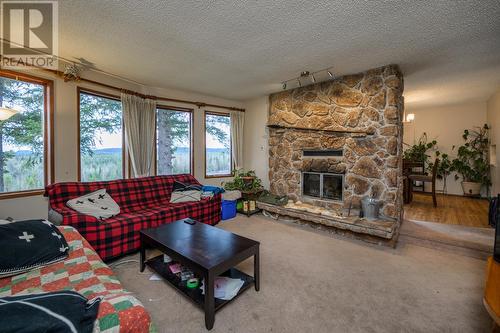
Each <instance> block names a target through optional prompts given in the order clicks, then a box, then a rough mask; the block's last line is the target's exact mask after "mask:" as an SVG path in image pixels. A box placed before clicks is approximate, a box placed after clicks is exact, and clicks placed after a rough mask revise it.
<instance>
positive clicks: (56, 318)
mask: <svg viewBox="0 0 500 333" xmlns="http://www.w3.org/2000/svg"><path fill="white" fill-rule="evenodd" d="M100 302H101V298H99V297H98V298H94V299H92V300H87V299H86V298H85V297H83V296H82V295H80V294H79V293H77V292H74V291H57V292H50V293H42V294H29V295H21V296H11V297H5V298H0V327H1V328H2V329H1V330H2V332H5V333H9V332H12V333H17V332H51V333H58V332H61V333H67V332H73V333H79V332H82V333H90V332H92V331H93V329H94V322H95V320H96V318H97V312H98V310H99V303H100Z"/></svg>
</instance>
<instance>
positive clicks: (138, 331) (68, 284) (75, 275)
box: [0, 226, 156, 333]
mask: <svg viewBox="0 0 500 333" xmlns="http://www.w3.org/2000/svg"><path fill="white" fill-rule="evenodd" d="M58 228H59V230H61V232H62V234H63V235H64V238H66V241H67V242H68V245H69V256H68V258H67V259H65V260H64V261H60V262H57V263H55V264H51V265H47V266H44V267H41V268H37V269H32V270H31V271H29V272H26V273H22V274H18V275H14V276H10V277H6V278H3V279H0V297H7V296H19V295H27V294H39V293H45V292H52V291H63V290H72V291H76V292H78V293H80V294H82V295H83V296H85V297H86V298H88V299H92V298H95V297H102V298H103V299H102V302H101V304H100V305H99V311H98V313H97V320H96V321H95V323H94V330H93V331H94V333H99V332H101V333H104V332H121V333H148V332H149V333H151V332H155V331H156V328H155V327H154V325H153V324H152V323H151V317H150V315H149V313H148V312H147V311H146V309H144V306H143V305H142V304H141V302H139V301H138V300H137V299H136V298H135V297H133V296H132V295H131V294H130V292H128V291H126V290H124V289H123V287H122V285H121V283H120V281H118V279H117V278H116V276H115V275H114V274H113V271H112V270H111V269H110V268H109V267H108V266H107V265H106V264H105V263H103V262H102V260H101V259H100V258H99V256H98V255H97V253H96V252H95V251H94V250H93V249H92V247H91V246H90V245H89V244H88V242H87V241H86V240H85V239H83V237H82V236H81V235H80V234H79V233H78V231H76V230H75V228H72V227H68V226H60V227H58ZM0 331H2V329H1V328H0Z"/></svg>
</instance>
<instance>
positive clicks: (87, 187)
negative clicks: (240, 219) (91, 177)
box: [45, 174, 221, 260]
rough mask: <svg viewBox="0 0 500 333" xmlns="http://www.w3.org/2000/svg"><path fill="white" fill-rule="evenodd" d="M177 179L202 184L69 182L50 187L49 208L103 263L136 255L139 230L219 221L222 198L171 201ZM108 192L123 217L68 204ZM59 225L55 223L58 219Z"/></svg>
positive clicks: (185, 177) (157, 178)
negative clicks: (100, 217) (100, 214)
mask: <svg viewBox="0 0 500 333" xmlns="http://www.w3.org/2000/svg"><path fill="white" fill-rule="evenodd" d="M174 181H179V182H182V183H185V184H199V182H198V181H197V180H196V179H195V178H194V177H193V176H192V175H189V174H182V175H174V176H154V177H143V178H135V179H121V180H112V181H101V182H88V183H83V182H65V183H56V184H52V185H49V186H47V187H46V189H45V196H48V197H49V206H50V209H51V210H53V211H55V212H56V213H58V214H60V216H61V217H62V221H61V224H63V225H70V226H73V227H75V228H76V229H77V230H78V231H79V232H80V233H81V234H82V236H83V237H85V239H86V240H87V241H88V242H89V243H90V245H92V247H93V248H94V249H95V250H96V251H97V253H98V254H99V255H100V256H101V258H102V259H103V260H109V259H111V258H115V257H118V256H122V255H125V254H128V253H131V252H134V251H137V250H138V249H139V246H140V240H139V230H142V229H145V228H152V227H157V226H159V225H162V224H166V223H170V222H174V221H177V220H180V219H183V218H187V217H190V218H193V219H195V220H197V221H200V222H203V223H206V224H210V225H214V224H216V223H217V222H219V221H220V212H221V195H220V194H219V195H215V196H214V197H213V198H207V199H202V200H201V201H199V202H186V203H174V204H172V203H170V195H171V193H172V188H173V184H174ZM102 188H105V189H106V191H107V192H108V193H109V195H111V197H112V198H113V199H114V200H115V201H116V203H117V204H118V205H119V206H120V214H119V215H117V216H113V217H111V218H109V219H106V220H104V221H99V220H97V219H96V218H95V217H93V216H89V215H83V214H80V213H78V212H76V211H75V210H73V209H71V208H69V207H68V206H66V202H67V201H68V200H70V199H73V198H76V197H79V196H81V195H83V194H86V193H89V192H93V191H97V190H98V189H102ZM53 222H55V221H53Z"/></svg>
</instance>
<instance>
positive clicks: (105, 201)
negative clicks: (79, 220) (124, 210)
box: [66, 188, 120, 220]
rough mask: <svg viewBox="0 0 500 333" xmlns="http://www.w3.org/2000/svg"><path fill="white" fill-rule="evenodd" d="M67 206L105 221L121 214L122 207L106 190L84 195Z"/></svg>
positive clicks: (70, 201)
mask: <svg viewBox="0 0 500 333" xmlns="http://www.w3.org/2000/svg"><path fill="white" fill-rule="evenodd" d="M66 205H67V206H68V207H69V208H71V209H74V210H76V211H77V212H79V213H82V214H85V215H90V216H94V217H96V218H98V219H100V220H105V219H107V218H110V217H112V216H115V215H118V214H120V206H118V204H117V203H116V202H115V201H114V200H113V198H112V197H111V196H110V195H109V194H108V193H106V189H104V188H103V189H100V190H97V191H95V192H92V193H89V194H85V195H82V196H81V197H78V198H75V199H71V200H69V201H68V202H67V203H66Z"/></svg>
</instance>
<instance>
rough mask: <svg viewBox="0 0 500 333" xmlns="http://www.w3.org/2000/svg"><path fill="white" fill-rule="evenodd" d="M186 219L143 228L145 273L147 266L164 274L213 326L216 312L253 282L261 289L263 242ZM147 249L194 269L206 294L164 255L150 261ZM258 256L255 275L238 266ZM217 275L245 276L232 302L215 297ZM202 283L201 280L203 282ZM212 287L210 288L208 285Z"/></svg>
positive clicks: (209, 324)
mask: <svg viewBox="0 0 500 333" xmlns="http://www.w3.org/2000/svg"><path fill="white" fill-rule="evenodd" d="M186 220H189V221H192V220H190V219H185V220H180V221H176V222H173V223H170V224H165V225H162V226H160V227H158V228H151V229H145V230H141V232H140V235H141V263H140V265H141V267H140V269H141V272H142V271H144V268H145V266H146V265H148V267H150V268H151V269H152V270H153V271H155V272H156V273H157V274H159V275H160V276H162V277H163V278H164V279H165V280H166V281H167V282H169V283H170V284H171V285H172V286H173V287H174V288H176V289H177V290H178V291H180V292H181V293H182V294H184V295H185V296H187V298H188V299H189V300H191V301H192V302H193V303H194V304H195V305H197V306H198V307H200V308H201V309H203V310H204V311H205V326H206V327H207V329H209V330H210V329H212V328H213V326H214V321H215V312H216V311H218V310H220V309H221V308H222V307H223V306H224V305H226V304H228V303H229V302H231V301H232V300H234V299H236V298H237V297H238V296H239V295H241V293H243V292H244V291H245V290H247V289H248V288H249V287H250V286H251V285H252V284H253V285H254V286H255V290H256V291H259V245H260V243H259V242H256V241H254V240H251V239H248V238H245V237H241V236H238V235H235V234H233V233H231V232H228V231H225V230H222V229H219V228H216V227H213V226H210V225H207V224H203V223H200V222H196V223H195V224H194V225H190V224H187V223H185V221H186ZM146 248H155V249H158V250H160V251H162V252H163V253H165V254H167V255H168V256H170V257H171V258H172V259H173V260H175V261H177V262H180V263H181V264H182V265H184V266H186V267H188V268H189V269H190V270H192V271H193V272H194V273H195V275H197V276H199V277H203V278H204V279H205V295H203V294H202V291H201V289H200V288H195V289H189V288H187V287H186V286H185V283H183V282H182V281H181V279H180V278H179V277H178V276H177V275H175V274H173V273H171V272H170V269H169V267H168V264H165V263H164V262H163V255H160V256H157V257H154V258H151V259H148V260H146ZM252 256H253V257H254V277H251V276H249V275H247V274H245V273H243V272H241V271H239V270H237V269H236V268H234V266H236V265H237V264H238V263H240V262H242V261H243V260H245V259H247V258H249V257H252ZM217 276H228V277H231V278H238V279H242V280H243V281H244V282H245V283H244V284H243V286H242V287H241V289H240V291H239V292H238V294H237V295H236V296H235V297H234V298H233V299H232V300H229V301H225V300H221V299H216V298H214V280H215V278H216V277H217ZM200 284H201V281H200ZM208 286H210V287H209V288H207V287H208Z"/></svg>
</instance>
